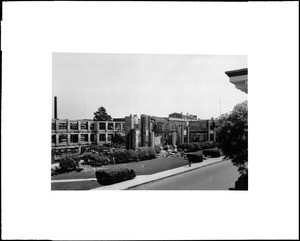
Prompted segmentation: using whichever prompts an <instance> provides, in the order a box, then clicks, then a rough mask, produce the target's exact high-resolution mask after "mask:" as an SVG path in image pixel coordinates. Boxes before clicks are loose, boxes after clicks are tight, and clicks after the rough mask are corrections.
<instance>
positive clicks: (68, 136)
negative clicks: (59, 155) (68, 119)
mask: <svg viewBox="0 0 300 241" xmlns="http://www.w3.org/2000/svg"><path fill="white" fill-rule="evenodd" d="M69 145H70V133H67V146H69Z"/></svg>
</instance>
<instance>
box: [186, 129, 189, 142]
mask: <svg viewBox="0 0 300 241" xmlns="http://www.w3.org/2000/svg"><path fill="white" fill-rule="evenodd" d="M186 135H187V143H190V127H188V126H187V127H186Z"/></svg>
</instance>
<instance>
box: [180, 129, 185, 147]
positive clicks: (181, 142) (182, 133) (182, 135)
mask: <svg viewBox="0 0 300 241" xmlns="http://www.w3.org/2000/svg"><path fill="white" fill-rule="evenodd" d="M180 130H181V137H180V144H183V143H184V126H183V125H182V126H181V127H180Z"/></svg>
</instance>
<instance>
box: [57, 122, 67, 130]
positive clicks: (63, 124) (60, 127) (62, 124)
mask: <svg viewBox="0 0 300 241" xmlns="http://www.w3.org/2000/svg"><path fill="white" fill-rule="evenodd" d="M58 129H59V130H66V129H67V123H66V122H64V123H59V125H58Z"/></svg>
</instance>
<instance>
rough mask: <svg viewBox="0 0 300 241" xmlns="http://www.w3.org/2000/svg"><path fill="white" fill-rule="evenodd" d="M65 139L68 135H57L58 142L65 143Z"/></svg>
mask: <svg viewBox="0 0 300 241" xmlns="http://www.w3.org/2000/svg"><path fill="white" fill-rule="evenodd" d="M67 139H68V137H67V135H66V134H63V135H59V137H58V142H59V143H67Z"/></svg>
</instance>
